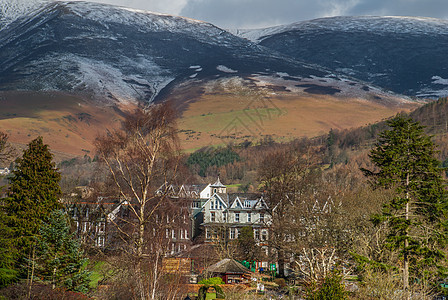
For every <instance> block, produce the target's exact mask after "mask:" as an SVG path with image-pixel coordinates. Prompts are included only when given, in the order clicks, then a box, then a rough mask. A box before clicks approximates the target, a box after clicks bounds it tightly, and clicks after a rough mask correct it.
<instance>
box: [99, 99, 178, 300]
mask: <svg viewBox="0 0 448 300" xmlns="http://www.w3.org/2000/svg"><path fill="white" fill-rule="evenodd" d="M96 148H97V152H98V154H99V157H100V158H101V160H102V162H103V163H104V165H105V167H106V169H107V170H108V172H109V174H110V175H111V178H112V182H113V185H114V186H115V188H116V189H117V191H118V194H119V196H120V198H121V199H122V203H123V204H125V206H126V209H127V210H128V213H129V216H128V217H126V218H121V219H120V218H110V219H109V222H110V223H111V224H112V225H115V228H116V230H117V232H118V234H119V235H120V239H121V240H122V241H123V245H124V247H123V250H124V251H126V254H127V255H129V257H130V258H131V259H132V262H133V264H134V272H131V273H133V274H136V285H137V291H138V295H136V297H137V298H139V299H155V298H156V297H157V294H156V286H155V285H156V281H157V278H158V276H157V275H158V274H157V272H158V270H160V267H161V266H160V260H161V258H163V257H164V254H165V253H164V248H163V247H156V246H158V245H153V246H150V240H151V239H152V238H153V237H154V235H153V234H152V232H150V231H153V230H154V231H156V230H157V231H158V232H157V236H159V235H164V234H165V233H161V232H160V228H156V227H154V226H153V225H154V224H152V223H151V220H153V219H154V215H155V212H156V211H157V210H158V208H160V207H161V206H162V205H163V203H164V201H165V199H166V198H167V195H168V189H167V188H168V186H169V185H164V183H165V182H172V181H173V179H174V176H175V174H176V170H177V161H178V160H177V157H178V156H177V154H178V148H179V147H178V141H177V136H176V128H175V113H174V110H173V109H172V107H171V106H169V105H167V104H159V105H152V106H150V107H149V108H148V109H137V110H136V111H135V112H133V113H131V114H128V115H127V116H126V118H125V120H124V122H123V126H122V129H121V130H115V131H112V132H108V133H107V134H105V135H102V136H99V137H98V138H97V140H96ZM161 185H163V186H165V187H166V188H164V189H162V190H159V191H158V193H156V190H157V189H158V188H159V187H160V186H161ZM150 259H152V261H151V262H150V266H149V268H150V269H146V270H145V267H144V266H145V264H146V263H147V262H148V260H150ZM151 269H152V270H153V271H154V272H155V273H154V274H152V273H151V272H152V271H151ZM148 272H150V273H151V276H152V275H154V276H153V277H154V278H153V279H152V281H151V282H150V283H149V286H148V283H147V280H145V274H147V273H148Z"/></svg>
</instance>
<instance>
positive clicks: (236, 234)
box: [235, 228, 240, 238]
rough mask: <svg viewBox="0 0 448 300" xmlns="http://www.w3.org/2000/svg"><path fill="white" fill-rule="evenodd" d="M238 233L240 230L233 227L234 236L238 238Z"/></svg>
mask: <svg viewBox="0 0 448 300" xmlns="http://www.w3.org/2000/svg"><path fill="white" fill-rule="evenodd" d="M239 235H240V230H239V229H238V228H235V237H236V238H238V236H239Z"/></svg>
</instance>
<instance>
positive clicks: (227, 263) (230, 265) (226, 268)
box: [206, 258, 250, 274]
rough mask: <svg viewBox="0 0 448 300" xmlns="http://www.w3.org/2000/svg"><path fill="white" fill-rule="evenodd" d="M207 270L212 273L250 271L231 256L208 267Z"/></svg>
mask: <svg viewBox="0 0 448 300" xmlns="http://www.w3.org/2000/svg"><path fill="white" fill-rule="evenodd" d="M206 272H210V273H217V274H223V273H227V274H228V273H231V274H245V273H250V270H249V269H248V268H246V267H245V266H243V265H242V264H240V263H239V262H237V261H236V260H234V259H231V258H225V259H223V260H221V261H219V262H217V263H216V264H214V265H211V266H210V267H208V268H207V269H206Z"/></svg>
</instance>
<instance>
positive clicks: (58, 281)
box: [35, 210, 90, 293]
mask: <svg viewBox="0 0 448 300" xmlns="http://www.w3.org/2000/svg"><path fill="white" fill-rule="evenodd" d="M82 254H83V253H82V251H81V245H80V243H79V242H78V241H77V240H76V237H75V235H74V234H71V233H70V227H69V221H68V219H67V215H66V214H64V213H63V212H62V211H61V210H56V211H54V212H52V213H51V215H50V219H49V221H48V222H46V223H44V224H43V225H42V227H41V229H40V230H39V236H38V237H37V249H36V262H35V265H36V274H37V275H38V276H39V277H40V278H42V279H44V280H45V281H47V282H50V283H51V284H52V285H53V288H55V287H64V288H66V289H67V290H70V291H76V292H83V293H85V292H87V290H88V287H89V276H90V273H89V272H88V271H87V270H85V264H86V262H87V259H85V258H83V256H82Z"/></svg>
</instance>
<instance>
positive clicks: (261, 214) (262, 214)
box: [260, 213, 264, 223]
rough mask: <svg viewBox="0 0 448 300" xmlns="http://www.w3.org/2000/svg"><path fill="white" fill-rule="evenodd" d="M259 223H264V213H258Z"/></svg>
mask: <svg viewBox="0 0 448 300" xmlns="http://www.w3.org/2000/svg"><path fill="white" fill-rule="evenodd" d="M260 223H264V213H260Z"/></svg>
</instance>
